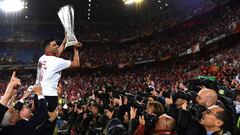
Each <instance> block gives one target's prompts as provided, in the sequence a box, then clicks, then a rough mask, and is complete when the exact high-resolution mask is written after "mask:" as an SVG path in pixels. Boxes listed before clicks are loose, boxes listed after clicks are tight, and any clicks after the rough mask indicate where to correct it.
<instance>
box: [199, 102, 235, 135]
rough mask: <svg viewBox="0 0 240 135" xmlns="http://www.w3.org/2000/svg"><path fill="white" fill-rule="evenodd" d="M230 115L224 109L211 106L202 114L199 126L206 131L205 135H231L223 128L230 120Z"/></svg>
mask: <svg viewBox="0 0 240 135" xmlns="http://www.w3.org/2000/svg"><path fill="white" fill-rule="evenodd" d="M230 115H231V114H229V112H228V111H227V110H225V109H224V108H222V107H219V106H216V105H213V106H211V107H209V108H208V109H207V110H206V111H204V112H203V116H202V118H201V120H200V124H201V125H203V126H204V128H205V129H206V131H207V135H231V133H230V132H229V131H226V130H225V129H224V128H223V125H224V124H226V122H227V121H229V120H231V118H230V117H229V116H230Z"/></svg>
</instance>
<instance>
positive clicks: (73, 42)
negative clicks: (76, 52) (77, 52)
mask: <svg viewBox="0 0 240 135" xmlns="http://www.w3.org/2000/svg"><path fill="white" fill-rule="evenodd" d="M77 43H78V41H71V42H67V43H66V45H65V48H67V47H69V46H74V45H76V44H77Z"/></svg>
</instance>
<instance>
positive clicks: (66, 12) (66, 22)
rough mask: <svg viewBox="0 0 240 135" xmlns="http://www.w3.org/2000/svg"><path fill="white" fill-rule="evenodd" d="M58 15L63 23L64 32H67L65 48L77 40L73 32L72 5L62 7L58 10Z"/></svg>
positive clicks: (74, 43)
mask: <svg viewBox="0 0 240 135" xmlns="http://www.w3.org/2000/svg"><path fill="white" fill-rule="evenodd" d="M58 17H59V18H60V20H61V22H62V24H63V27H64V30H65V32H67V43H66V45H65V48H66V47H68V46H74V45H76V44H77V43H78V41H77V38H76V36H75V34H74V10H73V8H72V6H69V5H66V6H64V7H62V8H61V9H60V10H59V11H58Z"/></svg>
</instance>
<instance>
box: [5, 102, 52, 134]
mask: <svg viewBox="0 0 240 135" xmlns="http://www.w3.org/2000/svg"><path fill="white" fill-rule="evenodd" d="M38 104H39V105H38V108H37V109H36V112H35V114H34V115H33V116H32V117H31V118H30V119H29V120H25V119H21V120H19V121H17V123H16V124H15V126H12V127H11V128H5V129H4V134H5V133H7V135H19V134H22V135H35V134H36V133H37V129H38V127H39V126H40V125H41V124H42V123H43V122H44V121H46V119H47V118H48V109H47V104H46V100H45V99H40V100H39V101H38ZM5 131H6V132H5ZM4 134H2V133H1V135H4Z"/></svg>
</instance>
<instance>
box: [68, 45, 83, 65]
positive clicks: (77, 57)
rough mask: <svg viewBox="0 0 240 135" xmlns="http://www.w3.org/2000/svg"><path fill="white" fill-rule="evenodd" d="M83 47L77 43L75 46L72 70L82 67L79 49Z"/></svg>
mask: <svg viewBox="0 0 240 135" xmlns="http://www.w3.org/2000/svg"><path fill="white" fill-rule="evenodd" d="M81 47H82V43H77V44H76V45H74V50H73V51H74V55H73V61H72V62H71V65H70V68H78V67H80V58H79V53H78V49H79V48H81Z"/></svg>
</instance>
